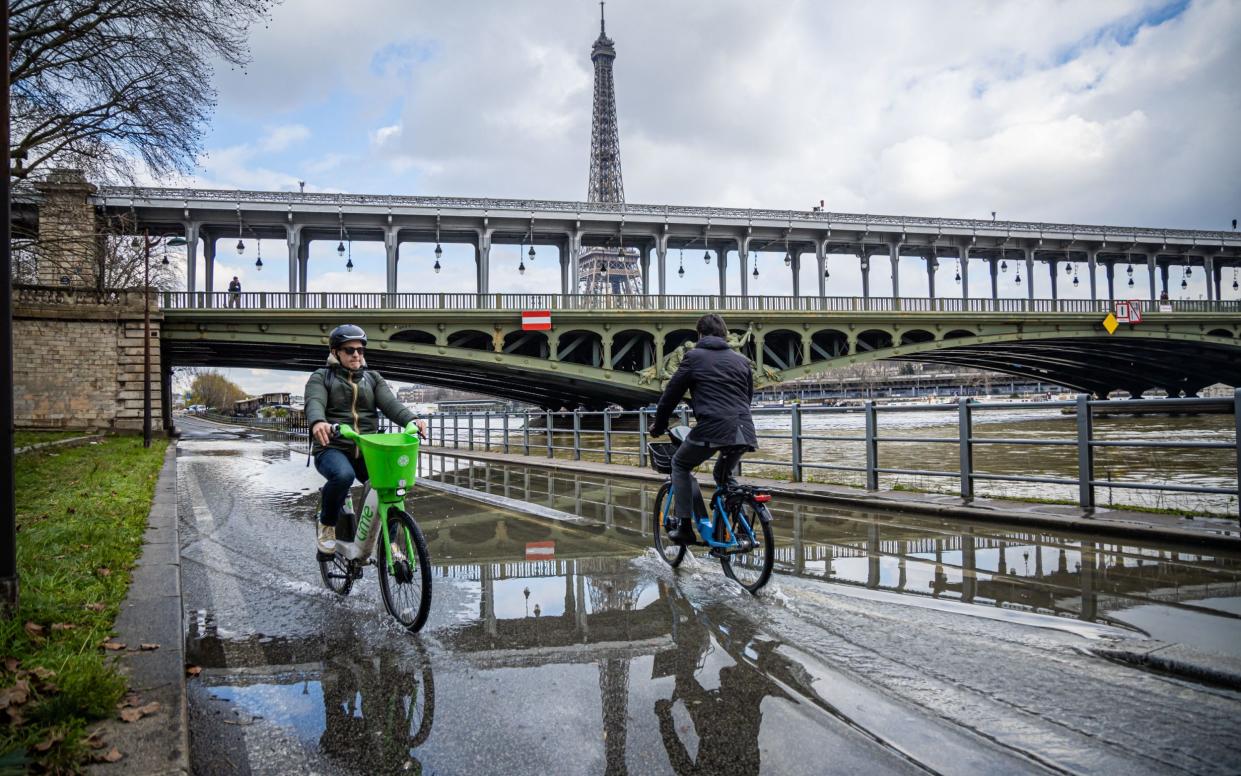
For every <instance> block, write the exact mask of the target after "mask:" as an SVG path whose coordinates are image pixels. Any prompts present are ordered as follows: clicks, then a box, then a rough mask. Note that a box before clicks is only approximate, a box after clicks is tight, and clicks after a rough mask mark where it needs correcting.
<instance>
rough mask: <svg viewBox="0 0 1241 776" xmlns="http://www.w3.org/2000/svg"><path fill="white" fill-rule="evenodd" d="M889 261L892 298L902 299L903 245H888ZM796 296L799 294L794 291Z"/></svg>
mask: <svg viewBox="0 0 1241 776" xmlns="http://www.w3.org/2000/svg"><path fill="white" fill-rule="evenodd" d="M888 260H889V261H890V262H892V298H893V299H900V298H901V244H900V243H898V242H897V243H890V244H889V245H888ZM793 293H794V294H796V293H797V292H796V291H794V292H793Z"/></svg>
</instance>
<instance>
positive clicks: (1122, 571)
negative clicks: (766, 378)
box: [422, 455, 1241, 640]
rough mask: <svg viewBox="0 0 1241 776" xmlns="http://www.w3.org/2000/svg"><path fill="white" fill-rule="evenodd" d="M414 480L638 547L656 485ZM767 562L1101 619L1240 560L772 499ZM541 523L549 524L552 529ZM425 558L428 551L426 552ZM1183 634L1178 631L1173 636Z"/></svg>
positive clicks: (437, 466) (1208, 587)
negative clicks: (550, 514)
mask: <svg viewBox="0 0 1241 776" xmlns="http://www.w3.org/2000/svg"><path fill="white" fill-rule="evenodd" d="M422 466H423V472H424V476H431V477H432V478H434V479H439V480H442V481H445V482H448V483H451V484H455V485H459V486H462V487H468V488H472V489H476V490H481V491H485V492H489V493H495V494H499V495H504V496H507V497H509V498H516V499H521V500H525V501H530V502H534V503H538V504H546V505H548V506H551V507H554V508H556V509H560V510H563V511H566V512H570V513H572V514H576V515H581V516H583V517H586V518H588V519H590V520H591V522H592V524H593V526H594V527H593V529H591V530H594V531H595V534H596V537H597V538H607V537H612V538H614V539H615V540H616V541H617V542H618V544H620V543H625V544H633V543H635V542H636V543H637V544H638V545H639V546H641V547H645V542H646V538H645V537H646V536H647V535H648V533H649V526H650V513H651V505H652V504H653V497H654V491H655V489H656V486H657V484H656V483H649V482H644V481H640V480H627V479H614V478H607V477H603V476H599V475H591V474H580V473H573V472H555V471H552V470H539V469H532V468H529V467H524V466H517V465H508V464H497V463H489V462H481V461H470V460H466V459H456V458H453V457H450V456H441V455H427V456H426V457H425V458H424V460H423V464H422ZM771 507H772V512H773V514H774V516H775V523H774V526H773V527H774V528H775V532H776V570H777V572H781V573H789V574H797V575H800V576H807V577H815V578H822V579H830V580H832V581H835V582H842V583H846V584H857V585H863V586H866V587H869V588H873V589H882V590H890V591H895V592H900V593H905V594H914V595H930V596H934V597H941V598H952V599H957V600H961V601H965V602H971V603H978V604H984V605H991V606H1004V607H1009V608H1019V609H1028V610H1033V611H1041V612H1046V613H1055V614H1062V615H1066V616H1073V617H1079V618H1081V619H1085V620H1098V621H1106V622H1111V621H1114V620H1115V619H1116V618H1115V617H1113V615H1114V614H1115V613H1117V612H1119V611H1121V610H1124V609H1126V608H1128V607H1131V606H1135V605H1141V604H1147V603H1151V602H1158V603H1160V604H1161V605H1164V606H1169V607H1173V608H1180V609H1184V610H1193V611H1198V610H1201V611H1202V612H1203V613H1206V614H1209V615H1212V617H1214V619H1215V620H1216V621H1220V622H1222V623H1223V625H1224V626H1225V627H1228V628H1230V629H1231V628H1234V627H1235V622H1236V621H1237V620H1241V618H1239V617H1237V615H1235V614H1232V613H1231V612H1227V611H1219V610H1215V609H1207V608H1203V607H1201V606H1200V605H1198V604H1194V603H1188V602H1189V601H1191V600H1195V599H1203V598H1213V597H1222V596H1237V595H1241V556H1239V555H1238V554H1237V553H1236V551H1235V550H1216V551H1213V552H1210V553H1207V552H1204V551H1203V550H1202V549H1200V548H1192V547H1187V548H1178V547H1176V546H1171V545H1167V544H1160V543H1158V542H1155V541H1147V540H1131V539H1125V540H1117V539H1113V538H1110V537H1104V536H1090V535H1082V534H1075V533H1064V532H1055V531H1047V530H1043V529H1037V528H1017V527H1014V528H1008V527H1005V526H1002V525H996V524H973V525H971V524H968V523H965V522H963V521H959V520H948V519H940V518H935V517H922V516H916V515H892V514H881V513H870V512H862V511H857V510H848V509H841V508H839V507H835V506H830V505H823V504H816V503H810V502H799V501H795V500H793V499H778V500H776V501H774V502H772V504H771ZM552 530H556V529H555V528H553V529H552ZM432 557H439V556H438V555H437V554H436V553H435V552H434V551H433V552H432ZM1182 640H1184V639H1182Z"/></svg>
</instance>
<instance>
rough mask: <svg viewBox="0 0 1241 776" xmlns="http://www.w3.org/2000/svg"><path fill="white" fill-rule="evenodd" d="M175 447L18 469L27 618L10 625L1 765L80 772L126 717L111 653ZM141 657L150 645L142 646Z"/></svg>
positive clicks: (0, 648) (0, 709) (3, 657)
mask: <svg viewBox="0 0 1241 776" xmlns="http://www.w3.org/2000/svg"><path fill="white" fill-rule="evenodd" d="M167 444H168V443H167V440H162V439H158V440H154V441H153V442H152V444H151V447H150V449H144V448H143V447H142V439H141V438H140V437H112V438H109V439H106V440H104V442H102V443H101V444H98V445H87V446H83V447H74V448H61V449H59V450H57V449H50V450H46V451H43V450H39V451H35V452H32V453H30V454H27V455H22V456H19V457H18V458H17V459H16V461H15V462H14V464H15V468H16V484H17V488H16V490H17V532H18V533H17V568H18V574H19V579H20V585H21V589H20V599H19V603H18V609H17V611H16V613H15V616H14V617H12V618H11V619H8V620H0V718H4V717H5V715H7V719H5V721H6V723H7V724H5V725H4V726H3V727H0V763H3V764H12V763H14V762H15V761H16V760H18V758H20V757H22V756H23V755H24V756H25V758H27V759H26V762H25V763H24V764H25V766H26V767H30V766H35V767H38V768H40V769H42V770H45V771H49V772H60V773H65V772H76V771H77V770H79V769H80V768H82V767H83V766H84V764H85V763H86V762H87V761H88V760H89V758H90V755H91V752H92V744H94V745H96V746H97V745H98V742H97V741H95V740H93V739H90V738H89V735H90V734H89V730H88V727H89V726H90V725H91V724H93V723H94V722H96V721H98V720H101V719H103V718H105V717H109V716H112V715H114V714H116V713H117V703H118V702H119V701H120V700H121V698H122V696H123V694H124V692H125V689H126V682H125V679H124V678H123V677H122V676H121V674H120V673H119V672H118V670H117V666H116V660H115V658H114V657H112V656H111V655H112V654H113V653H111V652H105V651H104V650H103V649H102V647H101V645H102V644H103V642H104V641H106V640H107V639H108V638H109V637H110V636H111V635H112V633H113V626H114V623H115V621H116V617H117V614H118V613H119V611H120V607H121V602H122V601H123V600H124V598H125V594H126V592H127V590H128V589H129V580H130V570H131V569H132V568H133V565H134V563H135V562H136V561H137V558H138V555H139V553H140V552H141V550H142V537H143V533H144V532H145V530H146V523H147V515H148V513H149V512H150V509H151V500H152V498H153V496H154V492H155V484H156V481H157V480H158V478H159V471H160V468H161V466H162V464H163V458H164V451H165V448H166V447H167ZM133 646H134V647H137V646H138V645H133Z"/></svg>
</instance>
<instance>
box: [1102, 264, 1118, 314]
mask: <svg viewBox="0 0 1241 776" xmlns="http://www.w3.org/2000/svg"><path fill="white" fill-rule="evenodd" d="M1103 267H1104V269H1106V270H1107V301H1108V303H1109V304H1111V303H1112V302H1115V301H1116V262H1114V261H1105V262H1103Z"/></svg>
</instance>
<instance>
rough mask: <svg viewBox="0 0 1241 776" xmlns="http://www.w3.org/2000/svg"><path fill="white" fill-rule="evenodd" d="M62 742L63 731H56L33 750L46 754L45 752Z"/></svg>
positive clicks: (63, 737)
mask: <svg viewBox="0 0 1241 776" xmlns="http://www.w3.org/2000/svg"><path fill="white" fill-rule="evenodd" d="M64 740H65V732H64V731H63V730H57V731H55V732H53V733H52V734H51V735H50V736H48V737H47V738H45V739H43V740H42V741H40V742H39V743H37V744H35V745H34V750H35V751H36V752H46V751H47V750H49V749H51V748H52V747H53V746H56V745H57V744H59V743H60V742H61V741H64Z"/></svg>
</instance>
